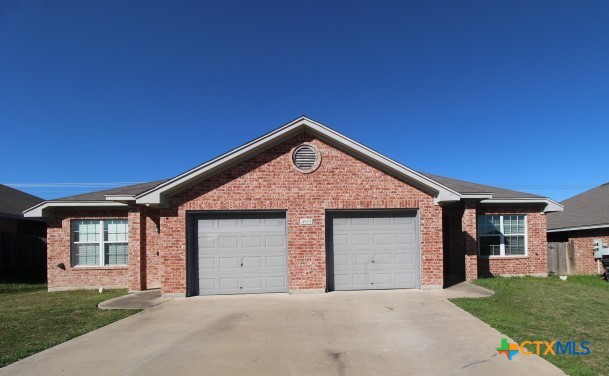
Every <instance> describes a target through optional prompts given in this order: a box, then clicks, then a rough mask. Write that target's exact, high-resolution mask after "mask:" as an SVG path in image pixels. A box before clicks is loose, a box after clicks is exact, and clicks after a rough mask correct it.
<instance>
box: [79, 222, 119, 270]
mask: <svg viewBox="0 0 609 376" xmlns="http://www.w3.org/2000/svg"><path fill="white" fill-rule="evenodd" d="M76 221H99V241H98V242H75V241H74V223H75V222H76ZM105 221H127V241H124V242H110V241H107V242H106V241H104V228H105V226H104V225H105ZM70 240H71V242H72V244H71V246H70V263H71V265H72V267H73V268H90V269H98V268H122V267H125V266H129V264H128V263H129V261H128V260H129V221H128V220H127V219H125V218H106V219H87V218H81V219H75V220H74V221H72V222H71V223H70ZM75 244H98V246H99V260H98V263H97V265H78V264H75V263H74V258H73V257H74V245H75ZM104 244H126V245H127V264H112V265H106V264H105V261H106V260H105V256H106V251H105V248H104Z"/></svg>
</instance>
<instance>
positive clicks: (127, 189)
mask: <svg viewBox="0 0 609 376" xmlns="http://www.w3.org/2000/svg"><path fill="white" fill-rule="evenodd" d="M166 181H167V180H157V181H151V182H149V183H140V184H133V185H127V186H124V187H118V188H112V189H106V190H103V191H97V192H90V193H84V194H81V195H75V196H68V197H62V198H58V199H56V200H53V201H105V200H106V195H125V196H135V195H138V194H140V193H142V192H145V191H147V190H149V189H152V188H154V187H156V186H157V185H159V184H161V183H164V182H166Z"/></svg>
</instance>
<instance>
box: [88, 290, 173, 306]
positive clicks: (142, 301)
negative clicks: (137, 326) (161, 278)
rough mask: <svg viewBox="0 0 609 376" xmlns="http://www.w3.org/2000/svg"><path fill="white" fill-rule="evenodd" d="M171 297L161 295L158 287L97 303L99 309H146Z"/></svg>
mask: <svg viewBox="0 0 609 376" xmlns="http://www.w3.org/2000/svg"><path fill="white" fill-rule="evenodd" d="M171 299H172V298H170V297H163V296H162V295H161V290H160V289H155V290H147V291H138V292H133V293H130V294H127V295H124V296H119V297H118V298H114V299H110V300H106V301H104V302H101V303H99V304H98V305H97V307H98V308H100V309H148V308H151V307H154V306H156V305H159V304H161V303H165V302H167V301H169V300H171Z"/></svg>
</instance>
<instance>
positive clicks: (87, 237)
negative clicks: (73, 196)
mask: <svg viewBox="0 0 609 376" xmlns="http://www.w3.org/2000/svg"><path fill="white" fill-rule="evenodd" d="M128 232H129V231H128V226H127V220H126V219H103V220H99V219H86V220H75V221H72V266H115V265H127V258H128V252H129V249H128V248H129V246H128V239H127V236H128Z"/></svg>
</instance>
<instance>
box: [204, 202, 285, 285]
mask: <svg viewBox="0 0 609 376" xmlns="http://www.w3.org/2000/svg"><path fill="white" fill-rule="evenodd" d="M196 233H197V236H198V238H197V247H198V248H197V252H198V273H199V275H198V280H199V294H200V295H212V294H240V293H265V292H286V291H287V288H288V286H287V246H286V245H287V241H286V228H285V218H265V215H264V214H261V215H260V217H251V216H244V217H243V218H221V219H215V218H214V219H200V220H198V221H197V231H196Z"/></svg>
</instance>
